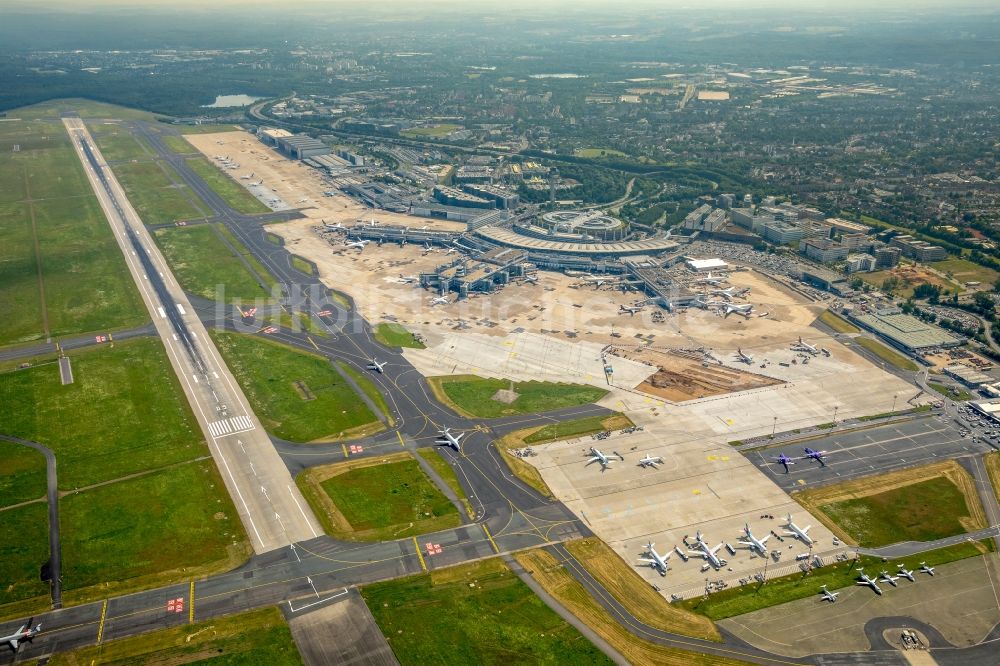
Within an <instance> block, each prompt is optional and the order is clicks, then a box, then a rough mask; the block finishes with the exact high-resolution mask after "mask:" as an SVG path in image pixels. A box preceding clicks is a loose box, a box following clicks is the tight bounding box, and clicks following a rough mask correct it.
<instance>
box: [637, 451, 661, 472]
mask: <svg viewBox="0 0 1000 666" xmlns="http://www.w3.org/2000/svg"><path fill="white" fill-rule="evenodd" d="M662 464H663V458H661V457H660V456H651V455H649V454H648V453H647V454H646V457H645V458H640V459H639V466H640V467H652V468H653V469H658V468H659V467H658V466H659V465H662Z"/></svg>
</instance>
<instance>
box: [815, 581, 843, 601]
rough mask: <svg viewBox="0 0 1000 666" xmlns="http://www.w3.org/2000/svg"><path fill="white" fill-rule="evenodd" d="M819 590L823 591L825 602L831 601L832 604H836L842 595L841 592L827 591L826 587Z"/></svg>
mask: <svg viewBox="0 0 1000 666" xmlns="http://www.w3.org/2000/svg"><path fill="white" fill-rule="evenodd" d="M819 589H820V590H821V592H820V594H822V595H823V601H829V602H830V603H833V602H835V601H836V600H837V595H839V594H840V592H831V591H830V590H828V589H826V585H823V586H822V587H820V588H819Z"/></svg>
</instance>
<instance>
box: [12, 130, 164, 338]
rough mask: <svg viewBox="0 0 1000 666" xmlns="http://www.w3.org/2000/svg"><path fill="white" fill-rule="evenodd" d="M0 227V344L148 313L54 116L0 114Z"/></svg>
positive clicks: (113, 325) (106, 325)
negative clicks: (6, 117) (1, 118)
mask: <svg viewBox="0 0 1000 666" xmlns="http://www.w3.org/2000/svg"><path fill="white" fill-rule="evenodd" d="M15 143H16V144H18V145H19V146H20V151H19V152H13V150H12V149H11V148H10V146H12V145H13V144H15ZM0 237H2V238H3V242H2V243H0V308H2V309H3V312H4V325H3V326H2V327H0V345H2V344H12V343H22V342H29V341H32V340H38V339H41V338H43V337H44V328H43V319H42V313H43V311H44V312H46V313H47V314H48V323H49V332H50V334H51V335H53V336H62V335H71V334H76V333H83V332H88V331H98V330H102V331H108V330H115V329H119V328H127V327H131V326H136V325H138V324H141V323H142V322H143V321H145V320H146V319H147V315H146V311H145V308H144V307H143V304H142V300H141V299H140V297H139V293H138V291H137V290H136V288H135V285H134V283H133V282H132V278H131V276H130V275H129V273H128V271H127V270H126V269H125V265H124V262H123V258H122V254H121V250H120V249H119V248H118V244H117V242H116V241H115V239H114V236H113V235H112V233H111V228H110V227H109V226H108V223H107V220H106V219H105V218H104V214H103V213H102V211H101V209H100V206H99V205H98V203H97V199H96V197H95V196H94V194H93V190H92V189H91V187H90V184H89V182H88V181H87V179H86V175H85V173H84V171H83V167H82V165H81V164H80V160H79V158H78V157H77V155H76V153H75V152H74V150H73V148H72V145H71V143H70V140H69V135H68V134H67V133H66V130H65V128H64V127H63V125H62V123H58V122H49V121H44V122H38V121H35V122H17V121H10V122H5V123H2V124H0ZM36 240H37V253H36ZM39 261H40V266H41V278H42V281H43V283H44V287H45V299H44V302H43V301H42V300H41V298H40V290H39Z"/></svg>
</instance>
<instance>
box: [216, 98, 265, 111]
mask: <svg viewBox="0 0 1000 666" xmlns="http://www.w3.org/2000/svg"><path fill="white" fill-rule="evenodd" d="M259 99H264V98H263V97H251V96H250V95H218V96H216V98H215V101H214V102H212V103H211V104H203V105H202V107H201V108H203V109H225V108H229V107H233V106H250V105H251V104H253V103H254V102H256V101H257V100H259Z"/></svg>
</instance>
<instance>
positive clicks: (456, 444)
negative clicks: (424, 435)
mask: <svg viewBox="0 0 1000 666" xmlns="http://www.w3.org/2000/svg"><path fill="white" fill-rule="evenodd" d="M438 432H439V433H440V434H441V437H439V438H438V439H437V440H436V443H437V444H447V445H448V446H450V447H451V448H453V449H455V450H456V451H458V452H461V451H462V445H461V443H460V442H461V441H462V438H463V437H465V433H464V432H460V433H458V434H457V435H453V434H451V428H445V429H444V430H438Z"/></svg>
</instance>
